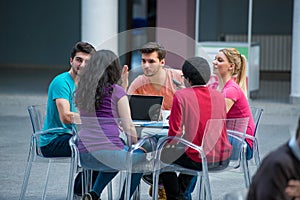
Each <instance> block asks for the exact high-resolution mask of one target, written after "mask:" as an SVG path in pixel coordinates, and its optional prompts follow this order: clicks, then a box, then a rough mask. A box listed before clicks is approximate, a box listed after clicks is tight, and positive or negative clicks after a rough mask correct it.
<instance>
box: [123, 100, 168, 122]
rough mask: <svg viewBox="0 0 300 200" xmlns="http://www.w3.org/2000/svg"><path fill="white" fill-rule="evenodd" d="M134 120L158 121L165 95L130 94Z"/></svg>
mask: <svg viewBox="0 0 300 200" xmlns="http://www.w3.org/2000/svg"><path fill="white" fill-rule="evenodd" d="M128 99H129V106H130V110H131V118H132V120H143V121H158V120H159V116H160V112H161V105H162V102H163V96H146V95H128Z"/></svg>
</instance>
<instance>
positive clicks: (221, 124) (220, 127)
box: [201, 119, 226, 162]
mask: <svg viewBox="0 0 300 200" xmlns="http://www.w3.org/2000/svg"><path fill="white" fill-rule="evenodd" d="M222 133H226V120H225V119H209V120H208V121H207V122H206V126H205V130H204V135H203V138H202V145H201V147H202V151H203V152H204V154H205V156H206V157H207V160H208V162H214V159H215V158H216V157H219V155H216V154H217V153H219V152H220V151H219V150H220V149H221V148H222V146H224V144H223V143H222V136H221V135H222Z"/></svg>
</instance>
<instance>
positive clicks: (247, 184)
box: [241, 148, 250, 188]
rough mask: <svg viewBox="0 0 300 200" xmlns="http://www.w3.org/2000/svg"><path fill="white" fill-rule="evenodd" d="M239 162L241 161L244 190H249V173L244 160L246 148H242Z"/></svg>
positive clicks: (246, 162)
mask: <svg viewBox="0 0 300 200" xmlns="http://www.w3.org/2000/svg"><path fill="white" fill-rule="evenodd" d="M241 161H242V165H243V166H242V167H243V171H244V179H245V186H246V188H249V186H250V172H249V166H248V161H247V159H246V148H244V152H243V153H242V155H241Z"/></svg>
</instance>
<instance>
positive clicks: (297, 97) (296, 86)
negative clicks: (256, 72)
mask: <svg viewBox="0 0 300 200" xmlns="http://www.w3.org/2000/svg"><path fill="white" fill-rule="evenodd" d="M299 10H300V1H299V0H294V16H293V46H292V67H291V94H290V102H291V103H299V104H300V79H299V77H300V64H299V63H300V12H299Z"/></svg>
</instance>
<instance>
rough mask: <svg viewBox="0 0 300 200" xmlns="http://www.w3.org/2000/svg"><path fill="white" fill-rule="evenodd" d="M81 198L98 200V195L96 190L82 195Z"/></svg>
mask: <svg viewBox="0 0 300 200" xmlns="http://www.w3.org/2000/svg"><path fill="white" fill-rule="evenodd" d="M82 200H99V196H98V195H97V194H96V192H93V191H91V192H89V193H86V194H84V195H83V197H82Z"/></svg>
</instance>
